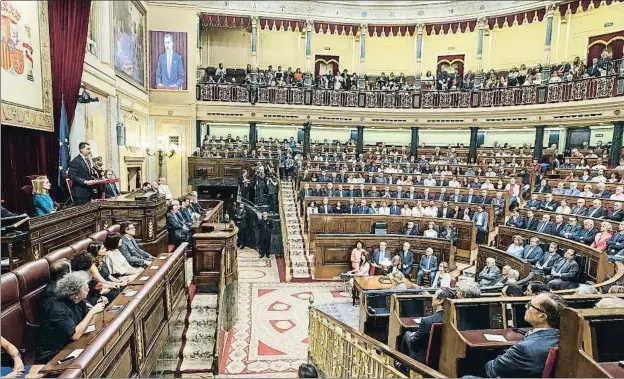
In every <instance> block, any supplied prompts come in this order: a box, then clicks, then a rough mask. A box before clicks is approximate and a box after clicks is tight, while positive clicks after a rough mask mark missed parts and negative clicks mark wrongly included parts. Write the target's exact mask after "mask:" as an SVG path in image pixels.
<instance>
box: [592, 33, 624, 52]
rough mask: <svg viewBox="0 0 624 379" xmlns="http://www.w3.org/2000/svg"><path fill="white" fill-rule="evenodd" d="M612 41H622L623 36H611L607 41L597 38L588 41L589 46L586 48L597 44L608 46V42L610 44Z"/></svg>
mask: <svg viewBox="0 0 624 379" xmlns="http://www.w3.org/2000/svg"><path fill="white" fill-rule="evenodd" d="M613 41H624V37H622V36H615V37H613V38H611V39H610V40H608V41H605V40H601V39H599V40H597V41H594V42H592V43H590V44H589V46H587V48H588V49H589V48H590V47H592V46H594V45H598V44H601V45H605V46H608V45H610V44H611V42H613Z"/></svg>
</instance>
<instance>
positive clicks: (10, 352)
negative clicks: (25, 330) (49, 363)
mask: <svg viewBox="0 0 624 379" xmlns="http://www.w3.org/2000/svg"><path fill="white" fill-rule="evenodd" d="M0 345H1V346H2V351H3V352H5V353H6V355H7V356H8V357H9V358H10V360H11V361H12V362H11V363H12V364H13V365H12V366H2V374H1V375H2V378H24V377H25V378H40V377H43V376H42V375H39V370H41V369H42V368H43V366H42V365H36V366H24V362H23V361H22V355H21V354H20V351H19V349H18V348H17V347H15V345H13V344H12V343H11V342H10V341H9V340H7V339H5V338H4V337H1V338H0ZM2 362H3V363H4V354H3V359H2Z"/></svg>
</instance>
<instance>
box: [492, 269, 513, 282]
mask: <svg viewBox="0 0 624 379" xmlns="http://www.w3.org/2000/svg"><path fill="white" fill-rule="evenodd" d="M509 271H511V266H508V265H505V266H503V268H502V269H501V275H500V277H499V278H498V280H497V281H496V283H494V285H495V286H504V285H505V284H507V280H508V279H509Z"/></svg>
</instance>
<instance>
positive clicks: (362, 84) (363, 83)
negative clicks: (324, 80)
mask: <svg viewBox="0 0 624 379" xmlns="http://www.w3.org/2000/svg"><path fill="white" fill-rule="evenodd" d="M367 30H368V25H366V24H360V75H359V77H358V88H359V89H364V88H366V79H365V78H364V77H365V75H366V31H367ZM358 128H359V126H358Z"/></svg>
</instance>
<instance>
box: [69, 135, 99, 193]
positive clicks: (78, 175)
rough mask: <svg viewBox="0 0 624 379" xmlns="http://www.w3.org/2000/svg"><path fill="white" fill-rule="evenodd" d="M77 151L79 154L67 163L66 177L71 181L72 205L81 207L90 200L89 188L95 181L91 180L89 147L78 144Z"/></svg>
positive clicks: (85, 143) (91, 169)
mask: <svg viewBox="0 0 624 379" xmlns="http://www.w3.org/2000/svg"><path fill="white" fill-rule="evenodd" d="M78 150H80V154H78V155H77V156H76V158H74V159H72V161H71V162H70V163H69V169H68V170H67V176H68V177H69V179H70V180H71V181H72V188H71V193H72V197H73V198H74V204H76V205H81V204H85V203H88V202H89V200H91V193H92V191H91V187H89V186H90V185H92V184H94V183H95V182H96V180H93V166H92V165H91V161H90V160H89V154H90V153H91V145H89V144H88V143H87V142H80V143H79V144H78Z"/></svg>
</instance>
